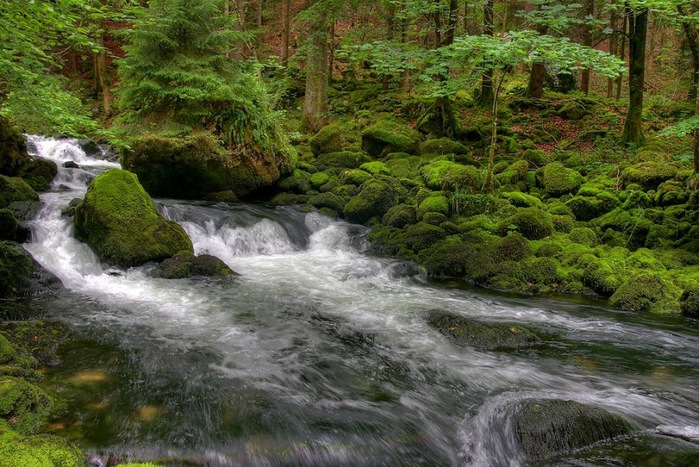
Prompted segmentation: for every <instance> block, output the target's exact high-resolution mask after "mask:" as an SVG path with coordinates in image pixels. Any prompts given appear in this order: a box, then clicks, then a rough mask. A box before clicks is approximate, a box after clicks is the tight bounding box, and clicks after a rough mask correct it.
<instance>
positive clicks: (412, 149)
mask: <svg viewBox="0 0 699 467" xmlns="http://www.w3.org/2000/svg"><path fill="white" fill-rule="evenodd" d="M420 140H421V136H420V133H419V132H418V131H417V130H414V129H412V128H410V127H409V126H407V125H405V124H402V123H399V122H396V121H394V120H380V121H378V122H376V123H375V124H374V125H372V126H370V127H369V128H367V129H366V130H364V132H362V149H364V150H365V151H366V152H368V153H369V154H370V155H372V156H374V157H382V156H385V155H386V154H389V153H391V152H407V153H410V154H415V153H417V151H418V147H419V144H420Z"/></svg>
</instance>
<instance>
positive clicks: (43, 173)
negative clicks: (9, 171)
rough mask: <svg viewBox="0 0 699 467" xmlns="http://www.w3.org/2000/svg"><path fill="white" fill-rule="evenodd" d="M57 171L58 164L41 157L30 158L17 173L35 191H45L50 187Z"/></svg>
mask: <svg viewBox="0 0 699 467" xmlns="http://www.w3.org/2000/svg"><path fill="white" fill-rule="evenodd" d="M57 173H58V166H57V165H56V163H55V162H53V161H50V160H47V159H42V158H31V159H29V161H28V162H27V163H26V164H25V166H24V168H23V169H22V171H21V172H20V174H19V175H20V176H21V177H22V179H23V180H24V181H25V182H27V184H28V185H29V186H30V187H32V188H33V189H34V190H35V191H47V190H48V189H49V188H51V182H52V181H53V178H54V177H55V176H56V174H57Z"/></svg>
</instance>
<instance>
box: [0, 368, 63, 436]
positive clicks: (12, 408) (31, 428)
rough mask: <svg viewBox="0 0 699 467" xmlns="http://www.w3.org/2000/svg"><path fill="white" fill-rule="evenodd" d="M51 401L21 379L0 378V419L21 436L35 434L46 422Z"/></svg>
mask: <svg viewBox="0 0 699 467" xmlns="http://www.w3.org/2000/svg"><path fill="white" fill-rule="evenodd" d="M52 405H53V401H52V399H51V398H50V397H49V396H48V394H46V392H44V391H43V390H42V389H41V388H39V387H38V386H35V385H33V384H31V383H28V382H26V381H24V380H23V379H19V378H13V377H10V376H2V377H0V417H2V418H4V419H5V420H7V422H8V423H9V424H10V426H11V427H12V429H13V430H15V431H17V432H19V433H21V434H25V435H26V434H32V433H35V432H36V431H37V430H38V429H39V427H40V426H41V425H42V424H43V423H44V422H45V421H46V419H47V418H48V416H49V413H50V412H51V407H52Z"/></svg>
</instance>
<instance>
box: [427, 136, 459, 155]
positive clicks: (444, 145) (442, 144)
mask: <svg viewBox="0 0 699 467" xmlns="http://www.w3.org/2000/svg"><path fill="white" fill-rule="evenodd" d="M467 153H468V148H467V147H466V146H464V145H463V144H461V143H459V142H457V141H454V140H451V139H449V138H436V139H428V140H427V141H425V142H424V143H422V144H420V154H467Z"/></svg>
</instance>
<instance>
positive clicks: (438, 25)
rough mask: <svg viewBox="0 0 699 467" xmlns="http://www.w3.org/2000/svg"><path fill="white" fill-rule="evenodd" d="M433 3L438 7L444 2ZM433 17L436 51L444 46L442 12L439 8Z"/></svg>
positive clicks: (438, 0) (436, 0) (436, 1)
mask: <svg viewBox="0 0 699 467" xmlns="http://www.w3.org/2000/svg"><path fill="white" fill-rule="evenodd" d="M433 1H434V3H435V4H436V5H438V6H439V5H441V4H442V0H433ZM432 17H433V19H434V44H435V49H438V48H440V47H441V46H442V12H441V11H440V10H439V8H437V11H435V12H434V13H433V14H432Z"/></svg>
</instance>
